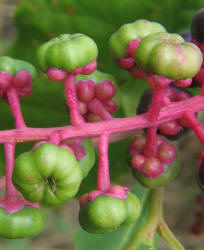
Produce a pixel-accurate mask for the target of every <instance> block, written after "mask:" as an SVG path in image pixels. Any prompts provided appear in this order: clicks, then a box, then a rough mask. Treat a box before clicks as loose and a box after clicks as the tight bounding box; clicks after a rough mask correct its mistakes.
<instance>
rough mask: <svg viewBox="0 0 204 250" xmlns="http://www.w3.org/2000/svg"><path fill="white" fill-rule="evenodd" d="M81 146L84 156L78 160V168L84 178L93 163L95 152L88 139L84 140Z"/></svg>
mask: <svg viewBox="0 0 204 250" xmlns="http://www.w3.org/2000/svg"><path fill="white" fill-rule="evenodd" d="M81 146H83V148H84V150H85V152H86V155H85V156H84V157H83V158H82V159H81V160H79V166H80V168H81V170H82V174H83V178H85V177H86V176H87V174H88V173H89V171H90V170H91V168H92V167H93V165H94V163H95V150H94V147H93V144H92V142H91V140H90V139H84V140H83V142H82V145H81Z"/></svg>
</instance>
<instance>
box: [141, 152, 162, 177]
mask: <svg viewBox="0 0 204 250" xmlns="http://www.w3.org/2000/svg"><path fill="white" fill-rule="evenodd" d="M141 171H142V173H143V174H144V175H145V176H146V177H148V178H156V177H158V176H159V175H161V174H162V173H163V172H164V165H163V164H162V163H161V162H160V161H159V160H158V159H157V158H156V157H150V158H148V159H147V160H146V162H145V163H144V165H143V166H142V168H141Z"/></svg>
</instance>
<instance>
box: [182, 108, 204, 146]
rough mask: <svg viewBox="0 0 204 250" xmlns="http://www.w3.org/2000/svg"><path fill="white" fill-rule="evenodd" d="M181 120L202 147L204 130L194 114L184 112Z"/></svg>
mask: <svg viewBox="0 0 204 250" xmlns="http://www.w3.org/2000/svg"><path fill="white" fill-rule="evenodd" d="M183 118H184V120H185V121H186V122H187V123H188V125H189V127H191V129H192V130H193V131H194V133H195V134H196V135H197V137H198V139H199V141H200V142H201V144H202V145H204V128H203V126H202V125H201V124H200V123H199V121H198V120H197V118H196V116H195V114H194V113H193V112H191V111H186V112H185V113H184V116H183Z"/></svg>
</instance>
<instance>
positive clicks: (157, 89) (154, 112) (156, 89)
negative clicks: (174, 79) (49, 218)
mask: <svg viewBox="0 0 204 250" xmlns="http://www.w3.org/2000/svg"><path fill="white" fill-rule="evenodd" d="M147 80H148V82H149V84H150V86H151V88H152V91H153V96H152V103H151V104H150V107H149V110H148V119H149V121H151V122H155V121H157V120H158V116H159V113H160V110H161V108H162V106H163V105H164V99H165V96H166V90H167V88H168V85H163V86H161V85H160V84H159V82H156V80H155V82H154V80H153V79H152V77H151V76H150V77H147ZM157 129H158V125H157V126H154V127H152V128H148V129H147V135H146V146H145V150H144V153H145V156H147V157H151V156H155V155H156V153H157V152H156V147H155V146H154V145H156V134H157Z"/></svg>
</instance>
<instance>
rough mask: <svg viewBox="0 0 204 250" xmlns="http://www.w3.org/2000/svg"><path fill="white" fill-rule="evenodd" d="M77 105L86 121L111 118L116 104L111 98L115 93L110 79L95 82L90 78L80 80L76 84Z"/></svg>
mask: <svg viewBox="0 0 204 250" xmlns="http://www.w3.org/2000/svg"><path fill="white" fill-rule="evenodd" d="M76 92H77V97H78V107H79V112H80V114H81V115H83V116H84V117H85V119H86V120H87V121H88V122H99V121H102V120H108V119H111V118H112V116H111V115H112V114H113V113H114V112H115V111H116V110H117V105H116V103H115V101H114V100H112V98H113V97H114V95H115V92H116V89H115V85H114V84H113V82H112V81H110V80H104V81H101V82H100V83H98V84H95V83H94V81H92V80H80V81H78V83H77V86H76Z"/></svg>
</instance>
